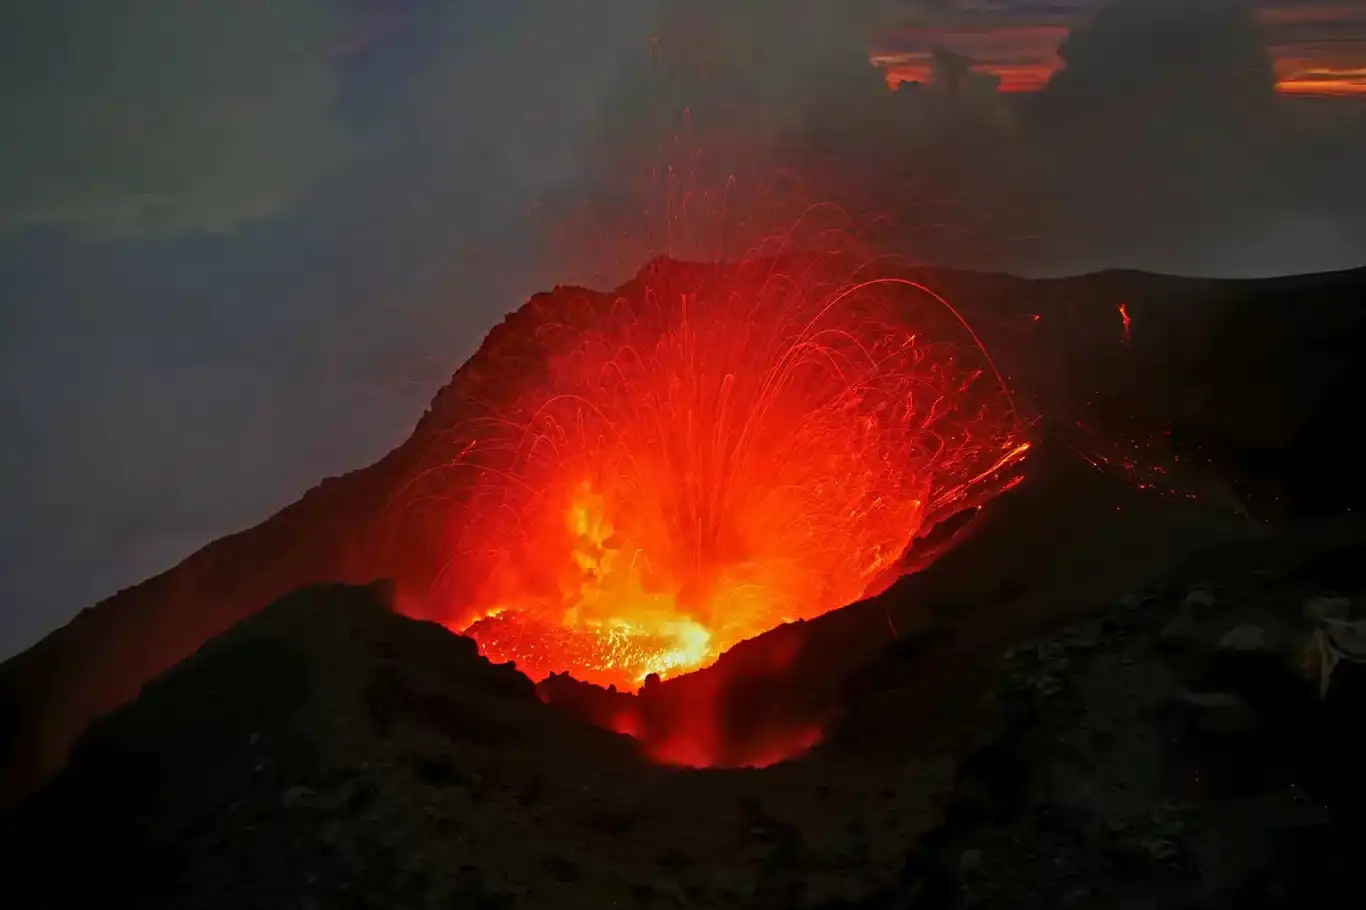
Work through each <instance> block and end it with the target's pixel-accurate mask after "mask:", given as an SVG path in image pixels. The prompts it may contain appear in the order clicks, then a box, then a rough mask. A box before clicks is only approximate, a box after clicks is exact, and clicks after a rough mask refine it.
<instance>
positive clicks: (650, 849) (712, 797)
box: [0, 585, 948, 910]
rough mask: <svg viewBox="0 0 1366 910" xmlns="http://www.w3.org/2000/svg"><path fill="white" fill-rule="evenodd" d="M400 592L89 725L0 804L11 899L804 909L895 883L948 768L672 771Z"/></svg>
mask: <svg viewBox="0 0 1366 910" xmlns="http://www.w3.org/2000/svg"><path fill="white" fill-rule="evenodd" d="M385 597H386V591H385V590H384V589H383V587H373V586H372V587H348V586H341V585H332V586H320V587H313V588H305V589H302V590H300V591H298V592H296V593H294V594H291V595H289V596H288V597H286V598H284V599H282V600H281V601H279V602H278V603H276V604H274V605H272V606H271V607H269V608H267V609H266V610H263V611H261V612H260V613H259V614H257V615H255V616H253V617H251V618H250V619H248V620H245V621H244V622H243V623H241V624H240V625H238V626H237V627H235V628H233V629H232V630H230V631H229V632H227V633H225V634H224V635H222V636H220V637H218V638H216V639H214V640H213V641H211V642H209V643H208V644H207V645H205V646H204V647H203V648H202V649H200V650H199V651H198V652H197V653H196V654H194V655H193V656H191V657H190V658H188V659H187V660H186V661H184V662H183V663H181V664H180V665H178V666H177V667H175V668H173V669H172V670H171V671H169V672H168V673H166V674H165V675H164V676H162V677H161V678H159V679H157V680H156V681H154V682H153V683H151V684H150V685H149V686H147V687H146V688H145V689H144V691H143V692H142V694H141V695H140V696H139V697H138V699H137V700H135V701H134V702H133V703H132V704H130V705H128V706H126V707H124V708H122V709H120V710H118V711H116V712H114V713H113V714H111V715H109V716H108V717H106V718H105V719H103V720H102V721H100V722H99V723H98V724H96V725H95V726H94V727H93V728H92V729H91V731H90V732H89V733H88V734H87V735H86V736H85V737H83V739H82V740H81V742H80V744H79V745H78V747H77V749H76V750H75V753H74V755H73V758H72V761H71V763H70V765H69V766H68V767H67V768H66V769H65V771H63V772H62V773H61V774H60V775H59V776H58V777H57V778H56V779H54V780H53V781H52V782H51V783H50V784H49V785H48V786H47V787H45V788H44V789H43V790H42V791H40V792H39V793H38V794H36V795H35V796H34V797H32V798H30V799H29V800H27V801H25V802H24V803H22V804H21V805H20V806H19V807H18V808H17V809H16V810H15V811H14V812H12V813H11V814H10V815H9V816H8V817H6V818H4V819H3V826H2V827H0V831H3V833H4V836H3V841H2V842H0V856H4V857H5V864H6V875H5V877H4V879H3V882H0V901H3V904H4V906H6V907H15V908H33V910H39V908H51V907H57V906H88V905H92V904H94V903H96V902H99V901H103V900H105V899H107V898H109V897H110V896H113V895H116V896H118V897H119V898H120V899H121V900H126V902H127V903H128V904H129V905H131V906H138V907H144V908H155V907H177V908H179V907H189V906H193V907H205V908H212V907H224V908H229V907H231V908H240V907H285V906H289V907H298V906H305V905H310V904H311V905H315V906H319V907H385V908H390V907H396V906H397V907H405V906H411V907H419V906H433V905H436V906H480V907H482V906H490V907H492V906H500V907H513V906H515V907H528V908H536V907H542V908H547V910H549V908H574V907H584V908H601V907H609V906H614V905H615V906H637V905H641V906H655V905H659V906H664V905H669V906H708V907H751V906H775V907H776V906H784V907H787V906H794V907H795V906H812V905H816V904H818V903H819V902H820V901H822V900H824V897H823V895H831V894H840V895H843V896H844V897H847V898H857V897H862V896H866V895H867V894H868V893H870V892H871V891H872V890H873V889H875V888H876V887H877V886H878V885H879V884H883V885H885V884H887V883H888V882H890V881H891V880H892V879H893V878H894V877H895V875H896V871H897V869H898V868H899V866H900V857H901V855H902V854H903V853H904V850H905V848H906V845H908V844H909V843H910V842H911V841H912V840H913V839H914V837H915V836H916V834H918V833H919V832H920V831H921V830H923V829H924V828H925V827H926V826H927V825H928V824H929V823H930V822H931V821H932V819H933V814H932V809H931V807H932V799H933V797H934V796H935V795H936V794H938V793H942V792H943V790H944V788H945V786H946V785H947V783H948V777H947V775H946V772H947V766H944V765H943V764H942V763H941V764H939V765H935V764H933V763H930V762H926V761H923V760H917V759H915V758H914V757H913V756H903V757H902V758H901V759H900V760H899V761H897V762H895V763H877V762H874V763H871V764H869V763H864V764H862V765H860V766H858V767H857V769H856V768H855V767H854V766H852V765H849V764H848V762H849V761H850V759H851V756H848V755H846V756H843V757H840V756H824V757H821V756H813V757H811V758H810V759H807V760H805V761H799V762H795V763H792V764H790V765H788V766H785V767H782V768H775V769H771V770H770V771H766V772H757V771H728V772H727V771H708V772H698V771H687V770H678V769H670V768H665V767H661V766H658V765H654V764H651V763H649V762H647V761H645V760H644V759H643V758H642V757H641V756H640V754H639V752H638V749H637V746H636V744H635V742H634V741H633V740H631V739H629V738H627V737H624V736H620V735H617V734H614V733H610V732H608V731H605V730H602V729H599V728H597V727H594V726H591V725H589V724H587V723H583V722H581V721H579V720H576V719H575V718H573V717H571V716H569V715H568V714H566V713H564V712H561V711H558V710H556V709H554V708H551V707H548V706H546V705H544V704H542V702H541V701H540V700H538V698H537V697H536V695H535V692H534V688H533V686H532V684H531V683H530V682H529V681H528V680H527V679H526V678H525V677H523V676H522V675H521V674H519V673H518V672H517V671H516V670H514V669H513V668H512V667H511V666H510V665H501V666H495V665H491V664H489V663H488V662H487V661H485V660H484V659H483V658H481V657H480V656H479V655H478V654H477V652H476V650H475V647H474V644H473V642H471V641H469V640H468V639H465V638H461V637H457V636H455V635H452V634H451V633H450V632H448V631H447V630H445V629H444V628H442V627H440V626H437V625H435V624H432V623H425V622H418V621H414V620H411V619H406V618H403V617H400V616H398V615H396V614H395V613H393V612H392V610H391V609H390V607H389V605H388V604H387V603H386V601H385ZM73 870H78V871H77V872H76V873H74V874H73Z"/></svg>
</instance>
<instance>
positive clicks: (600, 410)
mask: <svg viewBox="0 0 1366 910" xmlns="http://www.w3.org/2000/svg"><path fill="white" fill-rule="evenodd" d="M568 299H569V300H570V301H571V302H570V303H569V305H567V306H566V305H565V304H564V301H565V300H566V289H560V290H558V291H557V292H556V294H554V295H543V297H542V298H538V300H537V301H533V304H532V309H533V310H534V311H535V315H534V316H533V317H532V318H533V319H534V320H535V323H534V330H533V331H532V332H531V333H530V337H529V340H528V341H527V342H526V343H525V344H526V345H528V346H529V348H533V349H534V350H531V349H525V350H520V351H517V352H505V353H504V355H503V356H501V357H500V358H498V360H497V362H496V363H491V364H490V365H489V366H488V367H487V368H486V369H484V370H483V371H481V372H479V373H477V374H471V375H467V376H465V377H463V383H464V386H465V387H464V388H463V389H460V392H461V397H462V398H463V400H464V402H465V403H466V405H467V406H470V407H473V408H474V409H475V410H474V412H473V413H476V414H477V415H478V416H476V417H473V418H468V415H469V414H470V413H471V412H470V411H465V412H464V415H465V416H466V417H467V418H468V419H463V420H461V421H460V422H459V423H457V424H455V425H453V426H451V427H449V428H448V430H447V431H446V433H445V435H444V436H443V440H442V451H443V452H444V453H445V454H444V455H443V456H442V458H441V459H440V460H439V462H438V463H436V464H435V466H434V467H433V468H432V469H431V470H429V471H427V472H425V473H424V475H423V478H422V483H420V484H419V485H417V486H415V487H414V488H413V490H410V491H409V492H410V494H412V495H413V497H414V498H418V497H421V498H425V499H427V501H429V502H430V501H432V500H433V499H435V500H436V501H438V502H439V504H440V512H441V514H442V515H443V516H444V518H443V524H444V533H443V535H442V537H443V544H442V546H443V552H444V566H443V567H442V570H441V572H440V575H439V577H438V579H437V582H436V584H435V586H434V588H433V592H432V598H433V602H434V606H435V609H436V611H437V615H438V618H439V619H440V620H441V621H442V622H443V623H444V624H446V625H447V626H449V627H450V628H452V629H454V630H456V631H460V632H463V633H464V634H466V635H468V636H470V637H472V638H473V639H474V640H475V641H476V642H477V643H478V644H479V647H480V650H481V652H482V653H483V654H484V655H485V656H486V657H488V658H489V659H490V660H493V661H495V662H506V661H514V662H515V663H516V665H517V666H518V668H519V669H520V670H522V671H523V672H524V673H526V674H527V675H528V676H530V677H531V678H533V679H536V680H539V679H542V678H544V677H546V676H547V675H549V674H550V673H555V672H565V671H567V672H568V673H569V674H570V675H572V676H573V677H575V678H577V679H580V680H583V681H585V682H591V683H595V684H598V685H602V686H615V687H617V688H618V689H624V690H635V689H637V688H639V687H640V686H641V684H642V683H643V682H644V681H645V680H646V678H647V677H648V676H650V675H652V674H653V675H658V676H660V677H668V676H671V675H678V674H680V673H683V672H686V671H689V670H693V669H697V668H701V667H705V666H707V665H708V664H710V663H711V662H713V661H714V660H715V659H716V658H717V657H718V656H719V655H720V654H721V653H722V652H724V651H725V650H726V649H728V648H730V647H731V646H733V645H735V644H737V643H739V642H741V641H743V640H745V639H748V638H751V637H754V636H756V635H759V634H761V633H763V632H765V631H767V630H769V629H771V628H774V627H775V626H777V625H780V624H782V623H786V622H791V621H796V620H802V619H809V618H811V617H814V616H817V615H820V614H822V613H824V612H826V611H828V610H831V609H834V608H837V607H840V606H843V605H845V604H848V603H851V602H853V601H855V600H858V599H859V598H860V597H862V596H864V594H865V592H866V591H867V590H868V589H869V587H870V585H874V584H875V583H877V582H878V581H879V580H881V579H885V578H887V577H889V576H895V574H897V573H898V571H899V570H900V567H901V566H902V565H903V562H904V560H905V558H906V556H907V554H908V551H910V550H912V549H913V547H914V541H915V540H916V538H917V537H919V536H920V535H922V534H924V533H925V532H927V531H928V530H929V529H930V528H932V527H933V526H934V525H935V524H936V523H937V522H939V521H940V520H942V519H943V518H945V517H947V516H949V515H952V514H954V513H956V512H958V511H960V510H961V509H963V508H967V507H970V506H974V505H977V504H979V503H980V502H981V501H982V500H983V499H985V498H987V497H990V496H991V495H993V494H995V493H997V492H1000V491H1001V490H1002V489H1003V488H1005V487H1006V486H1007V485H1009V483H1010V482H1011V481H1012V479H1013V478H1014V477H1015V476H1016V475H1015V473H1014V472H1013V470H1012V469H1013V468H1014V467H1015V466H1016V465H1017V464H1018V462H1019V461H1020V460H1021V459H1022V458H1023V457H1024V455H1025V452H1026V451H1027V449H1028V443H1027V442H1026V441H1024V439H1023V437H1022V434H1021V431H1020V425H1019V420H1018V419H1017V417H1016V415H1015V413H1014V409H1013V405H1012V402H1011V400H1010V395H1009V392H1008V391H1007V389H1006V388H1005V386H1004V383H1003V381H1002V379H1001V377H1000V376H999V375H997V373H996V370H995V368H994V366H993V365H992V363H991V359H990V357H989V355H988V354H987V352H986V351H985V350H984V349H983V348H982V346H981V345H980V344H979V343H978V342H977V340H976V336H975V335H974V334H973V332H972V330H971V328H970V327H969V326H968V325H967V324H966V323H965V322H964V321H963V320H962V319H961V318H960V317H958V315H957V314H956V312H955V311H954V310H953V309H952V308H951V307H950V306H949V305H948V303H947V302H945V301H944V300H942V299H940V298H938V297H937V296H935V295H934V294H933V293H932V292H930V291H929V290H927V289H925V288H923V287H921V286H919V285H915V284H913V283H911V282H908V281H905V280H902V279H897V278H887V277H878V276H876V275H873V274H871V273H869V272H868V271H867V269H866V266H865V268H862V269H861V268H858V267H854V266H851V265H850V263H849V261H848V260H846V259H845V258H843V257H831V256H827V257H807V258H801V259H795V258H791V257H789V258H785V259H765V260H755V261H752V262H747V263H743V264H741V265H738V266H688V265H681V264H679V263H676V262H669V261H666V260H660V261H658V262H656V263H654V264H652V265H651V266H649V267H647V268H646V269H645V270H644V271H643V272H642V273H641V274H640V276H639V277H638V278H637V279H636V280H635V281H634V282H632V283H630V284H628V285H626V286H625V287H623V288H621V289H620V290H618V291H617V292H616V293H615V294H612V295H602V294H594V293H593V292H588V291H583V292H573V293H570V294H569V295H568ZM538 302H539V308H538ZM552 302H554V305H553V307H552V306H551V303H552ZM461 382H462V380H457V383H458V384H459V383H461ZM418 487H420V488H421V489H420V491H419V490H418Z"/></svg>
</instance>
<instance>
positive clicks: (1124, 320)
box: [1119, 303, 1134, 344]
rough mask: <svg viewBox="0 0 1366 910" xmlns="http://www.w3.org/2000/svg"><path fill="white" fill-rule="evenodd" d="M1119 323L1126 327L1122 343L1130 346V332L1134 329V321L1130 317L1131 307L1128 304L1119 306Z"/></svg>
mask: <svg viewBox="0 0 1366 910" xmlns="http://www.w3.org/2000/svg"><path fill="white" fill-rule="evenodd" d="M1119 321H1120V324H1121V325H1123V326H1124V337H1123V339H1122V341H1123V342H1124V343H1125V344H1128V343H1129V333H1130V330H1131V329H1132V328H1133V325H1134V320H1133V318H1132V317H1130V316H1129V305H1128V304H1127V303H1121V304H1120V305H1119Z"/></svg>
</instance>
